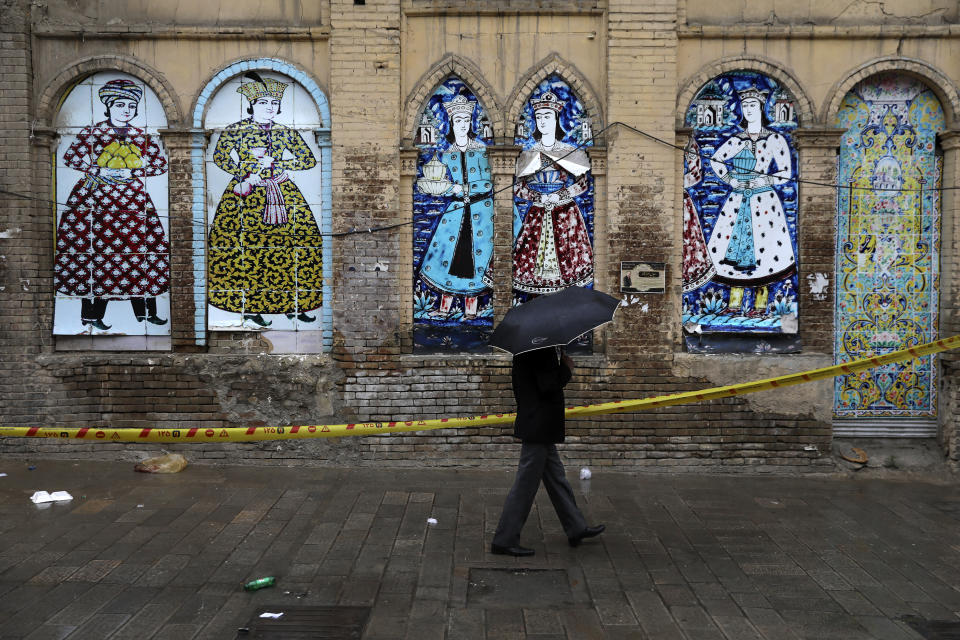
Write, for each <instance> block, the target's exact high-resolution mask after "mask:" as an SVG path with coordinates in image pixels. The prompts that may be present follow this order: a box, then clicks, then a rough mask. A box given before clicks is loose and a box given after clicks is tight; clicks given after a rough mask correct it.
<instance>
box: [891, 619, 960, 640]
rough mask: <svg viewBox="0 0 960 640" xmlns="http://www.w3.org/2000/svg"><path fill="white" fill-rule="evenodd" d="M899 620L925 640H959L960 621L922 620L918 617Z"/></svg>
mask: <svg viewBox="0 0 960 640" xmlns="http://www.w3.org/2000/svg"><path fill="white" fill-rule="evenodd" d="M901 619H902V620H903V621H904V622H906V623H907V624H908V625H909V626H910V628H911V629H913V630H914V631H916V632H917V633H919V634H920V635H921V636H923V637H924V638H926V639H927V640H960V620H924V619H923V618H921V617H920V616H903V618H901Z"/></svg>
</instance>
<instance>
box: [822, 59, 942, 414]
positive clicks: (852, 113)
mask: <svg viewBox="0 0 960 640" xmlns="http://www.w3.org/2000/svg"><path fill="white" fill-rule="evenodd" d="M835 124H836V126H838V127H841V128H843V129H844V130H845V131H846V133H845V134H844V136H843V139H842V142H841V150H840V159H839V170H838V176H839V180H838V181H839V183H840V184H841V185H848V188H846V189H845V188H840V189H839V190H838V194H837V272H836V282H837V303H836V310H835V327H836V336H835V340H834V359H835V361H836V362H838V363H840V362H847V361H849V360H854V359H857V358H863V357H867V356H871V355H880V354H884V353H888V352H890V351H894V350H897V349H903V348H906V347H909V346H911V345H915V344H919V343H922V342H927V341H930V340H935V339H936V337H937V331H938V304H939V302H938V300H939V286H940V285H939V279H940V274H939V264H940V257H939V256H940V193H939V191H938V189H939V188H940V186H941V174H942V164H941V158H940V157H939V156H938V155H937V153H936V136H937V133H938V132H940V131H942V130H943V129H944V128H945V122H944V113H943V109H942V108H941V106H940V103H939V102H938V100H937V98H936V96H935V95H934V94H933V92H931V91H930V89H929V88H928V87H927V86H926V85H924V84H923V83H922V82H920V81H919V80H917V79H915V78H912V77H909V76H905V75H899V74H894V73H884V74H880V75H877V76H873V77H871V78H868V79H867V80H864V81H863V82H861V83H860V84H859V85H857V86H856V87H854V89H853V90H852V91H850V93H848V94H847V96H846V97H845V98H844V101H843V104H842V105H841V108H840V111H839V112H838V114H837V118H836V122H835ZM936 414H937V369H936V360H935V357H933V356H928V357H926V358H922V359H919V360H915V361H912V362H909V363H905V364H892V365H886V366H883V367H879V368H877V369H872V370H870V371H867V372H863V373H861V374H857V375H849V376H842V377H839V378H837V379H836V381H835V386H834V415H835V416H836V417H837V418H841V419H861V418H890V417H905V418H929V417H933V416H936Z"/></svg>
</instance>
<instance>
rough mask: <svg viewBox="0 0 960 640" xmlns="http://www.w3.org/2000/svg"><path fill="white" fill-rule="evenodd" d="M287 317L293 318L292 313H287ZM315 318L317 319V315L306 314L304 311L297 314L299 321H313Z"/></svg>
mask: <svg viewBox="0 0 960 640" xmlns="http://www.w3.org/2000/svg"><path fill="white" fill-rule="evenodd" d="M287 319H288V320H293V314H292V313H288V314H287ZM316 319H317V316H308V315H307V314H306V313H300V314H298V315H297V320H299V321H300V322H313V321H314V320H316Z"/></svg>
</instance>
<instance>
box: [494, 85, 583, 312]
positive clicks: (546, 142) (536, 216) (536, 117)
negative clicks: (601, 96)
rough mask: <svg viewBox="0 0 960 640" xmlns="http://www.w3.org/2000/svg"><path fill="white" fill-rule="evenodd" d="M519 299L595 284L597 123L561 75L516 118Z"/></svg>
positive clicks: (515, 252) (515, 224)
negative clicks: (593, 154)
mask: <svg viewBox="0 0 960 640" xmlns="http://www.w3.org/2000/svg"><path fill="white" fill-rule="evenodd" d="M514 143H515V144H516V145H518V146H520V147H522V148H523V151H522V152H521V153H520V157H519V158H517V169H516V173H515V177H514V200H513V203H514V204H513V237H514V243H513V289H514V302H515V303H522V302H525V301H527V300H528V299H530V298H531V297H533V296H536V295H540V294H544V293H553V292H555V291H559V290H561V289H564V288H566V287H571V286H578V287H590V286H592V285H593V211H594V204H593V197H594V191H593V174H592V173H591V171H590V156H589V155H588V154H587V151H586V149H585V147H589V146H592V145H593V132H592V123H591V122H590V119H589V117H587V115H586V112H585V109H584V107H583V104H582V103H581V102H580V99H579V98H578V97H577V96H576V95H575V94H574V93H573V91H572V90H571V89H570V87H569V86H568V85H567V83H566V82H564V81H563V80H562V79H561V78H560V77H559V76H556V75H551V76H549V77H547V78H546V79H544V80H543V81H542V82H540V84H539V85H538V86H537V88H536V89H534V91H533V93H532V95H531V96H530V99H529V100H528V101H527V103H526V104H525V105H524V109H523V111H522V113H521V116H520V122H519V123H517V130H516V137H515V141H514Z"/></svg>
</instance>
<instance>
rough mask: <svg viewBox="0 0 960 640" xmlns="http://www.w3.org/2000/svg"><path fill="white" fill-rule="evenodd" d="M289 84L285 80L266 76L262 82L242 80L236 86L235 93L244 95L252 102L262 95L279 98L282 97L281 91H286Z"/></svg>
mask: <svg viewBox="0 0 960 640" xmlns="http://www.w3.org/2000/svg"><path fill="white" fill-rule="evenodd" d="M289 86H290V85H289V84H286V83H285V82H280V81H279V80H274V79H273V78H267V79H266V80H264V81H263V82H244V83H243V84H242V85H240V86H239V87H237V93H242V94H243V95H245V96H246V97H247V100H249V101H250V102H254V101H256V100H257V99H258V98H263V97H264V96H270V97H271V98H276V99H277V100H281V99H283V92H284V91H286V90H287V87H289Z"/></svg>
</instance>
